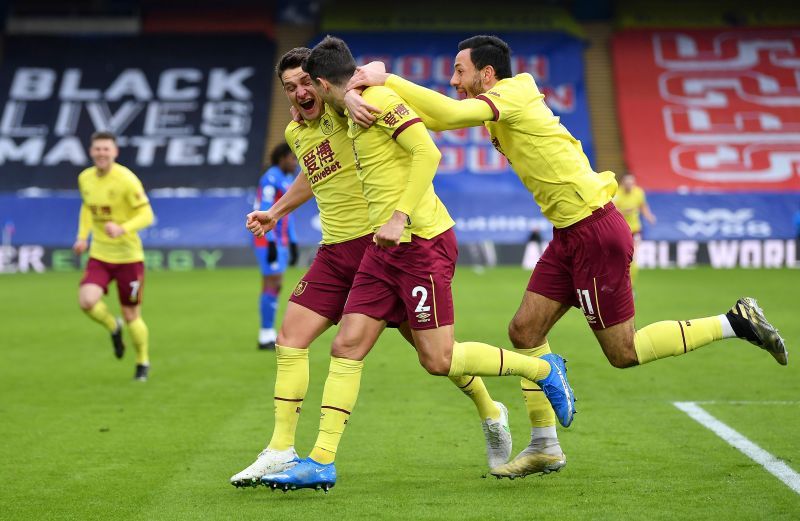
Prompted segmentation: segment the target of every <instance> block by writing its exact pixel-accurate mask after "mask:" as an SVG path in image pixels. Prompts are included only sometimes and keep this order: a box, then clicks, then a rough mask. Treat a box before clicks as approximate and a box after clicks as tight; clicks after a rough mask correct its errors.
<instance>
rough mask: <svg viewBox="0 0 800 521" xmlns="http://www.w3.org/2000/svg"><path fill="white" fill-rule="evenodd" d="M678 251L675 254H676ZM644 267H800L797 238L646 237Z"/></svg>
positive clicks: (639, 255)
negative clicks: (673, 240)
mask: <svg viewBox="0 0 800 521" xmlns="http://www.w3.org/2000/svg"><path fill="white" fill-rule="evenodd" d="M673 255H674V256H673ZM636 258H637V261H638V263H639V267H640V268H646V269H647V268H650V269H653V268H660V269H663V268H675V267H677V268H681V269H686V268H693V267H695V266H697V265H699V264H710V265H711V267H713V268H718V269H729V268H772V269H776V268H800V262H799V261H798V259H797V247H796V243H795V241H794V240H786V241H783V240H775V239H772V240H757V239H753V240H729V241H710V242H707V243H706V242H700V241H678V242H677V243H672V244H670V243H669V242H667V241H642V242H641V243H639V247H638V248H637V256H636Z"/></svg>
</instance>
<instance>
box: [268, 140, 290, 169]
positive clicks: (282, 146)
mask: <svg viewBox="0 0 800 521" xmlns="http://www.w3.org/2000/svg"><path fill="white" fill-rule="evenodd" d="M289 154H294V152H292V148H291V147H290V146H289V145H288V144H286V143H279V144H277V145H275V148H273V149H272V152H270V154H269V160H270V165H272V166H274V165H277V164H278V163H280V162H281V159H283V158H284V157H286V156H287V155H289Z"/></svg>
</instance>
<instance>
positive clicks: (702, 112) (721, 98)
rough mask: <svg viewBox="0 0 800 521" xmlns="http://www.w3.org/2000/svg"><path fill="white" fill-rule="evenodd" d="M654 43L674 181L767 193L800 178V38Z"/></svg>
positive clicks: (673, 35) (666, 36) (669, 38)
mask: <svg viewBox="0 0 800 521" xmlns="http://www.w3.org/2000/svg"><path fill="white" fill-rule="evenodd" d="M652 38H653V39H652V42H653V53H654V61H655V63H656V65H658V66H659V67H661V68H662V69H664V72H662V73H661V75H660V76H659V78H658V91H659V93H660V96H661V99H662V100H663V102H664V106H663V108H662V116H663V122H664V133H665V136H666V138H667V141H668V142H670V143H671V144H672V148H671V150H670V152H669V161H670V165H671V167H672V171H673V172H675V174H677V175H679V176H682V177H685V178H688V179H692V180H695V181H700V182H704V183H712V184H719V185H726V184H737V185H741V184H747V183H756V184H759V185H762V186H764V185H768V184H776V185H777V184H784V185H785V184H786V183H788V182H790V181H792V180H793V179H795V178H796V177H797V176H798V175H799V174H800V166H799V165H800V119H798V112H797V108H798V107H800V32H798V31H790V30H789V31H780V30H773V31H770V32H766V33H763V34H762V33H758V34H753V33H748V32H721V33H719V34H716V35H713V36H712V37H710V38H704V37H702V36H696V35H690V34H686V33H679V32H668V33H654V34H653V37H652Z"/></svg>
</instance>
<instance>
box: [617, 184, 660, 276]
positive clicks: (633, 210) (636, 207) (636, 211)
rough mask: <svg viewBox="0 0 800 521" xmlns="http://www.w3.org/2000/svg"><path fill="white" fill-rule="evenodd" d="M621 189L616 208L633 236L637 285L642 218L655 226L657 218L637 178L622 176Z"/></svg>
mask: <svg viewBox="0 0 800 521" xmlns="http://www.w3.org/2000/svg"><path fill="white" fill-rule="evenodd" d="M620 181H621V183H620V184H621V187H620V188H621V189H620V190H617V193H616V195H614V206H616V207H617V210H619V212H620V213H621V214H622V216H623V217H624V218H625V222H626V223H628V227H629V228H630V229H631V235H633V260H632V261H631V285H633V284H636V276H637V275H638V273H639V265H638V264H637V263H636V250H637V249H638V248H639V242H641V240H642V220H641V216H644V218H645V219H647V222H649V223H650V224H655V222H656V216H655V215H653V212H651V211H650V206H648V205H647V198H646V197H645V194H644V190H643V189H642V188H641V187H640V186H638V185H637V184H636V178H635V177H634V176H633V174H631V173H627V174H625V175H623V176H622V179H620Z"/></svg>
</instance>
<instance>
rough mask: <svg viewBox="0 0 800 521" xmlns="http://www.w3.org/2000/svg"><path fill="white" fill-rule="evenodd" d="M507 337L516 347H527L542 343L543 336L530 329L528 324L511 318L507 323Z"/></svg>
mask: <svg viewBox="0 0 800 521" xmlns="http://www.w3.org/2000/svg"><path fill="white" fill-rule="evenodd" d="M508 339H509V340H511V344H512V345H513V346H514V347H515V348H516V349H529V348H531V347H535V346H539V345H541V344H543V343H544V336H543V335H539V334H537V333H536V332H535V331H532V330H531V328H530V326H529V325H528V324H525V323H524V322H522V321H519V320H516V319H512V320H511V322H510V323H509V324H508Z"/></svg>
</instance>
